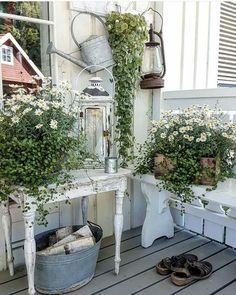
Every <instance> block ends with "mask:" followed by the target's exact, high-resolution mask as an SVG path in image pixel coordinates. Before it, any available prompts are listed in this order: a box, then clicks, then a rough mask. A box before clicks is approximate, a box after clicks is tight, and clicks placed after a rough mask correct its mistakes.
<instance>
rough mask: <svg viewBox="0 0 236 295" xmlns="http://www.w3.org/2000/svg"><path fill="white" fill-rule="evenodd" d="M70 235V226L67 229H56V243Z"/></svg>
mask: <svg viewBox="0 0 236 295" xmlns="http://www.w3.org/2000/svg"><path fill="white" fill-rule="evenodd" d="M72 233H73V229H72V226H67V227H63V228H60V229H58V230H57V231H56V238H57V241H60V240H62V239H64V238H65V237H67V236H69V235H70V234H72Z"/></svg>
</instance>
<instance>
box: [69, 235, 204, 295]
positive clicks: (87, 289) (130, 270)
mask: <svg viewBox="0 0 236 295" xmlns="http://www.w3.org/2000/svg"><path fill="white" fill-rule="evenodd" d="M207 242H208V240H207V239H205V238H203V237H200V236H196V237H193V239H190V240H185V241H180V242H179V243H178V244H174V245H172V246H171V247H169V248H166V249H162V250H160V251H157V252H154V253H152V254H150V255H147V256H145V257H143V258H141V259H138V260H135V261H133V262H131V263H129V264H125V265H124V266H122V267H121V269H120V273H119V275H118V276H114V273H113V271H111V272H109V273H105V274H103V275H101V276H98V277H96V278H94V279H93V280H92V281H91V282H90V283H89V284H88V285H87V286H84V287H83V288H82V289H80V290H79V291H77V292H74V293H73V294H76V295H77V294H78V295H86V294H103V292H102V290H104V289H107V288H108V287H109V286H113V285H115V287H114V289H116V288H117V289H119V286H121V285H122V284H121V283H122V282H124V281H125V282H127V284H129V282H130V281H131V280H132V277H134V276H136V275H138V274H141V276H142V274H143V272H145V271H146V270H147V269H150V268H152V269H153V268H154V266H155V264H156V263H157V261H159V260H160V259H162V258H163V257H166V256H169V255H170V256H172V255H177V254H179V253H182V252H183V251H184V252H185V251H189V250H191V249H193V248H196V247H198V246H201V245H202V244H204V243H207ZM155 275H156V273H155ZM127 280H128V281H127ZM123 291H124V290H123V289H122V292H119V291H118V293H119V294H131V293H124V292H123ZM105 293H106V294H113V288H112V289H111V290H110V288H109V289H108V290H107V291H104V294H105ZM114 294H117V293H114Z"/></svg>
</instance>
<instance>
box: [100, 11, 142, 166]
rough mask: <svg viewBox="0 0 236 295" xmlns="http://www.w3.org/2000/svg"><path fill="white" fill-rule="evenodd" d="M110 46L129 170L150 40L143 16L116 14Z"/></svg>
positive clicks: (121, 150)
mask: <svg viewBox="0 0 236 295" xmlns="http://www.w3.org/2000/svg"><path fill="white" fill-rule="evenodd" d="M106 27H107V30H108V33H109V44H110V46H111V48H112V52H113V59H114V62H115V65H114V67H113V75H114V78H115V83H116V94H115V102H116V106H115V115H116V117H117V122H116V138H115V139H116V141H117V143H118V154H119V157H120V159H121V166H123V167H125V166H127V164H128V162H129V161H130V160H131V159H132V152H133V142H134V138H133V113H134V96H135V90H136V86H137V82H138V80H139V79H140V66H141V63H142V55H143V50H144V41H145V40H146V39H147V25H146V21H145V19H144V17H143V16H141V15H133V14H131V13H123V14H121V13H119V12H112V13H111V14H109V15H108V17H107V19H106Z"/></svg>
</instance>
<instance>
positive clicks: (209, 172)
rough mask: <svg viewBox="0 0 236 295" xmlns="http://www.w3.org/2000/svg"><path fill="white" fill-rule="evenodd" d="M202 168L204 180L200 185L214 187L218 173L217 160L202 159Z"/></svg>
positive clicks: (212, 158)
mask: <svg viewBox="0 0 236 295" xmlns="http://www.w3.org/2000/svg"><path fill="white" fill-rule="evenodd" d="M200 163H201V167H202V178H201V180H200V184H204V185H214V182H215V177H216V175H217V173H218V164H217V160H216V158H214V157H202V158H201V160H200Z"/></svg>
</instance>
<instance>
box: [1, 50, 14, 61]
mask: <svg viewBox="0 0 236 295" xmlns="http://www.w3.org/2000/svg"><path fill="white" fill-rule="evenodd" d="M8 50H9V54H8V52H7V51H8ZM4 51H6V52H5V53H4ZM4 56H5V57H6V60H4ZM8 56H9V57H10V61H8V60H7V57H8ZM1 62H2V64H7V65H13V64H14V58H13V48H12V47H11V46H7V45H2V50H1Z"/></svg>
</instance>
